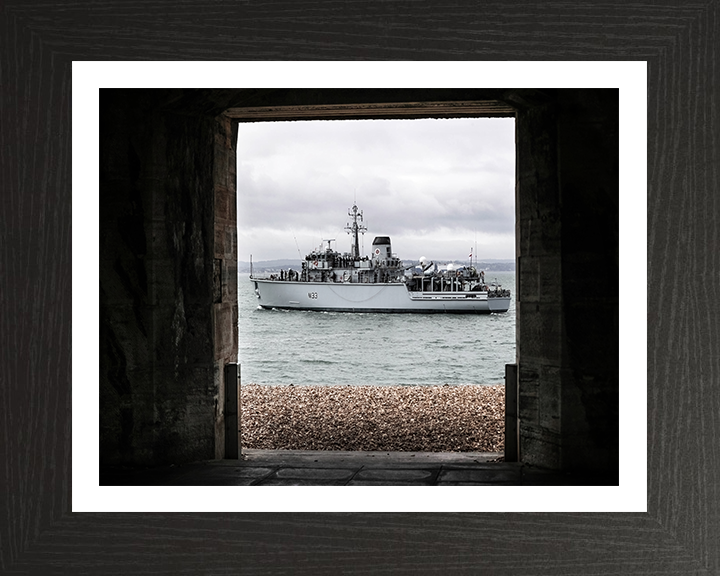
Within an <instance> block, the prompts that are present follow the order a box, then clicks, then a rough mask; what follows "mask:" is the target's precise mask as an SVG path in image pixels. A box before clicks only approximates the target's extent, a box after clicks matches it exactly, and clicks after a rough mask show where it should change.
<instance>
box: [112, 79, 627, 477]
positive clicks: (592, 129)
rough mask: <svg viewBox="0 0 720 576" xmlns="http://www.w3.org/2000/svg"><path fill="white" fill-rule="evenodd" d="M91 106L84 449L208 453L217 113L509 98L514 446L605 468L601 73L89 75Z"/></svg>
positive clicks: (605, 171)
mask: <svg viewBox="0 0 720 576" xmlns="http://www.w3.org/2000/svg"><path fill="white" fill-rule="evenodd" d="M100 107H101V123H100V126H101V128H100V132H101V134H100V140H101V150H100V163H101V181H100V193H101V202H100V206H101V215H100V219H101V230H102V231H103V232H102V237H101V243H100V250H101V267H100V270H101V272H100V295H101V298H100V302H101V314H100V318H101V327H100V328H101V338H100V346H101V354H100V359H101V361H100V366H101V374H100V386H101V394H100V408H101V422H100V440H101V463H103V464H116V463H126V464H135V465H159V464H164V463H170V462H184V461H190V460H201V459H211V458H221V457H222V456H223V455H224V451H225V450H224V437H225V426H224V408H223V407H224V378H225V376H224V366H225V365H226V364H228V363H231V362H232V361H234V358H236V356H237V333H236V326H237V300H236V292H235V291H234V289H235V286H234V283H235V282H236V281H237V274H236V270H235V263H236V261H237V254H236V250H237V248H236V245H235V244H236V242H235V232H234V223H235V218H236V215H235V214H234V197H235V178H234V170H235V168H234V161H235V150H234V131H235V123H236V122H239V121H258V120H273V119H276V120H277V119H293V118H300V117H302V118H303V119H312V118H317V119H319V118H324V119H328V118H333V117H334V118H339V117H343V118H357V117H363V118H380V117H384V118H387V117H404V118H415V117H441V115H443V114H444V115H445V117H461V116H467V115H472V116H483V115H515V116H516V126H517V128H516V129H517V201H516V206H517V208H516V209H517V215H518V217H517V227H518V229H517V235H516V236H517V242H518V249H517V256H518V296H519V299H518V331H517V333H518V342H517V354H518V359H519V378H518V380H519V418H520V439H521V459H522V460H523V461H524V462H527V463H531V464H537V465H542V466H546V467H551V468H562V469H572V468H579V469H584V470H588V469H589V470H592V469H603V470H605V471H607V470H608V469H615V470H617V468H618V463H617V454H618V446H617V443H618V432H617V430H618V398H617V388H618V381H619V378H618V373H617V370H618V344H617V342H618V333H617V330H618V319H617V303H618V296H617V293H615V292H613V291H611V290H607V289H606V288H605V286H607V275H608V272H607V271H608V270H610V271H611V272H612V271H616V270H617V256H618V216H617V193H618V181H617V175H618V170H617V164H618V159H617V150H618V126H617V122H618V93H617V91H616V90H547V91H543V92H539V91H533V90H514V91H506V90H489V89H488V90H484V89H483V90H397V91H383V90H299V91H298V90H101V98H100ZM233 294H235V295H233ZM228 335H232V336H230V337H228Z"/></svg>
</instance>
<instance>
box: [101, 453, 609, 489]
mask: <svg viewBox="0 0 720 576" xmlns="http://www.w3.org/2000/svg"><path fill="white" fill-rule="evenodd" d="M501 457H502V454H498V453H491V452H440V453H438V452H329V451H305V450H243V451H242V458H241V459H240V460H212V461H206V462H196V463H193V464H187V465H183V466H169V467H163V468H153V469H146V470H128V469H118V468H114V469H107V470H101V472H100V485H102V486H117V485H120V486H128V485H133V486H158V485H160V486H443V485H444V486H481V485H504V486H571V485H613V484H616V482H614V481H613V479H612V478H603V477H598V476H593V477H587V476H583V477H578V476H574V475H570V474H566V473H561V472H556V471H550V470H543V469H540V468H535V467H532V466H528V465H526V464H520V463H515V462H498V461H497V460H500V459H501Z"/></svg>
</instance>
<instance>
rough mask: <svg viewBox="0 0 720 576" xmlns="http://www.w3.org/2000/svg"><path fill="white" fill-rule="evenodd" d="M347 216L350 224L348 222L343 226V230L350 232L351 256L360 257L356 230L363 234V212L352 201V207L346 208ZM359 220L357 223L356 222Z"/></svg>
mask: <svg viewBox="0 0 720 576" xmlns="http://www.w3.org/2000/svg"><path fill="white" fill-rule="evenodd" d="M348 216H350V217H351V218H352V225H351V224H350V223H348V224H347V226H345V230H347V231H348V234H352V236H353V243H352V246H351V247H350V248H351V256H352V258H360V244H359V243H358V232H360V233H361V234H365V232H366V231H367V227H366V226H365V225H364V224H363V213H362V210H358V207H357V204H356V203H354V202H353V207H352V208H350V209H348ZM358 222H359V223H358Z"/></svg>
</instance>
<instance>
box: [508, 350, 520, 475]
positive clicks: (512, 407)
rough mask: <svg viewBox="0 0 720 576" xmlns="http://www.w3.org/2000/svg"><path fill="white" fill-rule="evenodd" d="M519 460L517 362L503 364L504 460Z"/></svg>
mask: <svg viewBox="0 0 720 576" xmlns="http://www.w3.org/2000/svg"><path fill="white" fill-rule="evenodd" d="M519 460H520V436H519V426H518V370H517V364H505V462H518V461H519Z"/></svg>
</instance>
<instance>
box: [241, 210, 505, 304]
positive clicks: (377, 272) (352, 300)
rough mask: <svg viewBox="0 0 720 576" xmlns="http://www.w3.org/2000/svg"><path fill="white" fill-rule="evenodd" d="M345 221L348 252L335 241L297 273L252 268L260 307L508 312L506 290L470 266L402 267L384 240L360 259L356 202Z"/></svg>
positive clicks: (422, 262)
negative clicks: (261, 271)
mask: <svg viewBox="0 0 720 576" xmlns="http://www.w3.org/2000/svg"><path fill="white" fill-rule="evenodd" d="M348 216H350V217H351V219H352V220H351V223H350V222H349V223H348V224H347V226H346V227H345V230H347V231H348V233H349V234H350V235H351V236H352V241H351V246H350V252H345V253H340V252H338V251H337V250H333V249H332V247H331V242H333V241H334V239H330V240H323V245H322V246H321V247H320V248H318V249H316V250H313V251H312V252H310V254H308V255H307V256H305V259H304V260H303V261H302V269H301V270H300V271H296V270H287V271H285V270H283V271H281V272H280V273H279V274H271V275H270V276H267V277H259V276H255V275H254V274H253V273H252V269H251V272H250V281H251V282H253V283H254V286H255V295H256V296H257V298H258V303H259V305H260V307H262V308H266V309H270V308H276V309H281V310H318V311H336V312H416V313H455V314H489V313H494V312H507V310H508V308H509V306H510V291H509V290H504V289H503V288H502V286H500V285H498V284H497V283H493V284H491V285H487V284H486V283H485V274H484V272H482V271H478V270H477V269H476V267H475V266H472V264H471V265H469V266H458V267H455V266H454V265H453V264H448V265H447V267H446V268H444V269H441V268H439V267H438V266H437V264H435V263H434V262H432V261H430V262H428V261H427V260H426V259H425V258H421V259H420V262H419V265H418V264H412V265H410V266H405V265H404V263H403V262H402V260H400V259H399V258H398V257H397V256H396V255H395V254H393V252H392V245H391V243H390V238H389V237H388V236H376V237H375V239H374V240H373V243H372V253H371V254H370V255H369V256H361V255H360V247H359V243H358V235H359V234H360V233H362V234H364V233H365V232H366V231H367V227H366V226H365V225H364V220H363V213H362V211H361V210H358V207H357V204H356V203H354V204H353V207H352V208H350V209H349V210H348ZM325 242H327V246H325V245H324V243H325ZM471 262H472V258H471Z"/></svg>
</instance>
